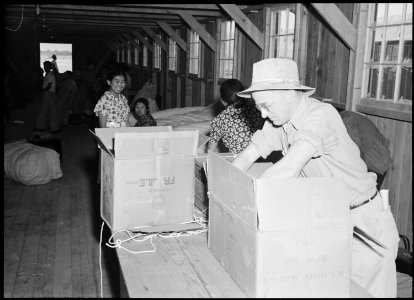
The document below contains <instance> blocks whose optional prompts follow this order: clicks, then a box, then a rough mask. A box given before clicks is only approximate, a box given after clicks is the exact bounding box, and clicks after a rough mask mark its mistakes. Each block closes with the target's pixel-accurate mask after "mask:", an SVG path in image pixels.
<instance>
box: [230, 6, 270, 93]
mask: <svg viewBox="0 0 414 300" xmlns="http://www.w3.org/2000/svg"><path fill="white" fill-rule="evenodd" d="M246 16H247V17H248V18H249V20H250V21H251V22H252V23H253V24H254V25H255V26H256V27H257V28H259V29H260V30H261V31H262V32H263V30H264V22H263V21H264V20H263V19H264V18H263V17H264V13H263V9H261V10H258V12H257V13H249V14H246ZM236 28H237V29H236V34H237V35H236V37H237V40H236V41H235V43H236V45H237V47H238V49H237V50H238V51H239V52H238V55H239V57H237V56H235V57H236V59H237V63H236V65H237V66H238V68H237V73H236V74H235V75H236V76H235V78H237V79H239V80H240V81H241V82H242V83H243V84H244V85H245V86H246V88H247V87H249V86H250V84H251V82H252V73H253V64H254V63H256V62H258V61H260V60H262V59H263V58H264V57H263V51H262V50H261V49H260V48H259V47H258V46H257V45H256V44H255V43H254V42H253V41H252V40H251V39H250V38H248V37H247V36H246V34H245V33H243V32H242V31H241V30H240V29H239V28H238V27H237V26H236Z"/></svg>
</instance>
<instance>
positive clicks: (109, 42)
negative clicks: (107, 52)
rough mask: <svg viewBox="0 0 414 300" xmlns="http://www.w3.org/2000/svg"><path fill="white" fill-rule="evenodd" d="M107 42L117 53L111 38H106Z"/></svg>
mask: <svg viewBox="0 0 414 300" xmlns="http://www.w3.org/2000/svg"><path fill="white" fill-rule="evenodd" d="M105 43H106V44H107V45H108V46H109V48H111V49H112V51H114V52H115V53H116V50H117V49H116V47H115V46H114V44H113V43H112V41H111V40H110V39H107V40H105Z"/></svg>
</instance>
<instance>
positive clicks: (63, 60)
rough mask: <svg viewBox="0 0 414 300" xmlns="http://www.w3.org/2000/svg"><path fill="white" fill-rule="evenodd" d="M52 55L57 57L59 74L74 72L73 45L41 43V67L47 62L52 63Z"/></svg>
mask: <svg viewBox="0 0 414 300" xmlns="http://www.w3.org/2000/svg"><path fill="white" fill-rule="evenodd" d="M52 55H56V63H57V65H58V70H59V73H64V72H66V71H73V68H72V64H73V63H72V44H57V43H40V67H41V68H43V63H44V62H45V61H47V60H48V61H52V60H53V59H52Z"/></svg>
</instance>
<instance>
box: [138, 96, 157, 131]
mask: <svg viewBox="0 0 414 300" xmlns="http://www.w3.org/2000/svg"><path fill="white" fill-rule="evenodd" d="M132 114H133V115H134V118H135V119H136V120H137V122H136V123H135V125H134V127H147V126H157V121H155V119H154V117H153V116H152V115H151V113H150V111H149V104H148V100H147V99H146V98H138V99H137V100H136V101H135V103H134V107H133V110H132Z"/></svg>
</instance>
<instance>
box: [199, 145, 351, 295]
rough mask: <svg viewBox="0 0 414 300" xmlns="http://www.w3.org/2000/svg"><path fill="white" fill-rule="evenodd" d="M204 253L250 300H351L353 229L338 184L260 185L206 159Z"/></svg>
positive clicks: (252, 173) (220, 161)
mask: <svg viewBox="0 0 414 300" xmlns="http://www.w3.org/2000/svg"><path fill="white" fill-rule="evenodd" d="M207 166H208V189H209V231H208V245H209V248H210V250H211V252H212V253H213V255H214V256H215V257H216V258H217V260H218V261H219V262H220V263H221V265H222V266H223V268H224V269H225V270H226V271H227V272H228V273H229V274H230V276H231V277H232V278H233V280H234V281H235V282H236V283H237V284H238V285H239V286H240V288H241V289H242V290H243V291H244V292H245V293H246V294H247V295H248V296H249V297H281V298H283V297H305V298H308V297H349V289H350V266H351V241H352V226H351V222H350V215H349V206H348V199H347V189H346V187H345V184H344V182H343V181H342V180H341V179H336V178H303V179H302V178H295V179H258V178H257V177H258V175H260V174H261V172H262V171H263V170H265V169H266V168H267V167H269V166H270V163H255V164H254V165H253V166H252V167H251V168H250V169H249V170H248V171H247V172H243V171H241V170H239V169H237V168H236V167H234V166H233V165H232V164H231V162H230V161H228V160H226V159H225V158H223V157H220V156H219V155H217V154H215V153H212V152H209V153H208V163H207Z"/></svg>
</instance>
